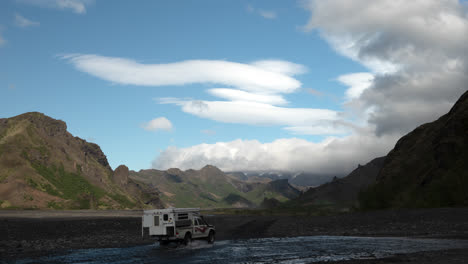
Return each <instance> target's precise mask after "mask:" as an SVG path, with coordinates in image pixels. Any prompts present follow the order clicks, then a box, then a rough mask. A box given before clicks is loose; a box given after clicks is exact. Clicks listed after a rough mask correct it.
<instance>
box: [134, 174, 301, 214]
mask: <svg viewBox="0 0 468 264" xmlns="http://www.w3.org/2000/svg"><path fill="white" fill-rule="evenodd" d="M239 177H242V175H241V174H234V175H233V174H226V173H224V172H223V171H221V170H219V169H218V168H216V167H214V166H210V165H207V166H205V167H203V168H202V169H200V170H186V171H181V170H179V169H169V170H166V171H161V170H154V169H151V170H140V171H138V172H135V171H131V172H130V178H132V179H134V180H137V181H141V182H144V183H146V184H148V185H152V186H154V188H156V189H157V191H158V192H159V193H160V197H161V199H162V200H163V201H164V202H165V203H166V204H167V205H169V206H174V207H205V208H220V207H256V206H258V205H260V203H261V202H262V201H263V199H264V198H275V199H277V200H279V201H287V200H289V199H292V198H295V197H297V196H298V195H299V193H300V191H298V190H297V189H295V188H294V187H292V186H291V185H290V184H288V182H287V180H285V181H284V180H283V181H269V182H263V181H249V180H248V179H245V180H241V179H242V178H239Z"/></svg>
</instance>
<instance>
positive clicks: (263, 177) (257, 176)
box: [227, 171, 342, 187]
mask: <svg viewBox="0 0 468 264" xmlns="http://www.w3.org/2000/svg"><path fill="white" fill-rule="evenodd" d="M227 174H228V175H231V176H233V177H235V178H237V179H240V180H243V181H269V180H273V181H276V180H284V179H287V180H288V181H289V183H291V184H293V185H295V186H302V187H310V186H319V185H321V184H324V183H326V182H328V181H330V180H331V179H333V177H337V176H338V177H341V176H342V175H331V174H318V173H308V172H278V171H267V172H254V171H250V172H240V171H236V172H227Z"/></svg>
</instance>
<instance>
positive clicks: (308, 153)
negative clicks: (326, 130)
mask: <svg viewBox="0 0 468 264" xmlns="http://www.w3.org/2000/svg"><path fill="white" fill-rule="evenodd" d="M395 140H396V138H395V137H391V136H385V137H383V138H378V137H375V136H374V135H373V134H372V133H369V134H361V135H352V136H347V137H344V138H327V139H326V140H324V141H322V142H320V143H314V142H310V141H307V140H303V139H298V138H288V139H277V140H275V141H273V142H269V143H261V142H259V141H257V140H241V139H238V140H234V141H230V142H218V143H215V144H200V145H196V146H192V147H188V148H177V147H169V148H167V149H166V150H164V151H163V152H162V153H160V155H159V157H158V158H157V159H156V160H155V161H154V162H153V168H156V169H168V168H181V169H190V168H194V169H199V168H202V167H203V166H205V165H207V164H211V165H214V166H217V167H219V168H220V169H222V170H224V171H242V170H247V171H266V170H276V171H292V172H294V171H307V172H311V173H316V174H322V175H323V174H335V175H343V174H346V173H348V172H350V171H351V170H352V169H354V168H355V167H356V166H357V164H359V163H360V164H363V163H366V162H368V161H370V160H371V159H373V158H375V157H378V156H382V155H385V154H387V151H388V149H389V148H391V147H392V144H393V143H389V142H394V141H395Z"/></svg>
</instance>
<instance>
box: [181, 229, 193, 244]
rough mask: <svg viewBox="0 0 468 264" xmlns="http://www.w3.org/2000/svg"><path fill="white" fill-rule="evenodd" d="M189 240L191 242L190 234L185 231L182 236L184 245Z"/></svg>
mask: <svg viewBox="0 0 468 264" xmlns="http://www.w3.org/2000/svg"><path fill="white" fill-rule="evenodd" d="M190 242H192V235H191V234H190V233H189V232H187V233H186V234H185V237H184V242H183V243H184V245H188V244H189V243H190Z"/></svg>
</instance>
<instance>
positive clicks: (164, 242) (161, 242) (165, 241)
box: [159, 240, 169, 246]
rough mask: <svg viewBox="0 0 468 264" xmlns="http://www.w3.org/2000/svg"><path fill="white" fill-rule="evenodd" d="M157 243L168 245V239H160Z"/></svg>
mask: <svg viewBox="0 0 468 264" xmlns="http://www.w3.org/2000/svg"><path fill="white" fill-rule="evenodd" d="M159 245H160V246H167V245H169V241H168V240H161V241H159Z"/></svg>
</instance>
